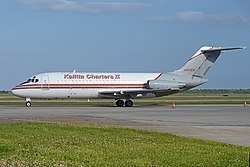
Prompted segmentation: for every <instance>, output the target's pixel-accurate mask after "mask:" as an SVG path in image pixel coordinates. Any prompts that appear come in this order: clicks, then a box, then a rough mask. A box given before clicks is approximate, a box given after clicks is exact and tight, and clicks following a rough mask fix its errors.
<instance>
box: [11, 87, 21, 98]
mask: <svg viewBox="0 0 250 167" xmlns="http://www.w3.org/2000/svg"><path fill="white" fill-rule="evenodd" d="M17 87H18V86H16V87H14V88H12V90H11V94H13V95H14V96H17V97H22V92H21V91H20V90H18V88H17Z"/></svg>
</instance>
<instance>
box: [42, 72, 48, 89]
mask: <svg viewBox="0 0 250 167" xmlns="http://www.w3.org/2000/svg"><path fill="white" fill-rule="evenodd" d="M41 88H42V90H49V76H48V75H42V84H41Z"/></svg>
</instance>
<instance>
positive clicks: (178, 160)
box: [0, 123, 249, 167]
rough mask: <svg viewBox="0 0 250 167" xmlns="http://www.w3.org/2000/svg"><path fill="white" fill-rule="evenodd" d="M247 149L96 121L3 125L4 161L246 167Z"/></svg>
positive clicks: (0, 148)
mask: <svg viewBox="0 0 250 167" xmlns="http://www.w3.org/2000/svg"><path fill="white" fill-rule="evenodd" d="M248 152H249V148H247V147H241V146H235V145H229V144H222V143H216V142H210V141H202V140H195V139H187V138H183V137H177V136H174V135H169V134H163V133H155V132H146V131H139V130H130V129H120V128H111V127H98V126H80V125H66V124H49V123H11V124H0V166H84V167H85V166H153V165H155V166H227V167H228V166H248Z"/></svg>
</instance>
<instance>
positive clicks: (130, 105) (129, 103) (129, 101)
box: [125, 100, 134, 107]
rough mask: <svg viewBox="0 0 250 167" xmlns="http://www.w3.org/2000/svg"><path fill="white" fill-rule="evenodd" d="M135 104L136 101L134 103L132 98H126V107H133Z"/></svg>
mask: <svg viewBox="0 0 250 167" xmlns="http://www.w3.org/2000/svg"><path fill="white" fill-rule="evenodd" d="M133 104H134V103H133V101H132V100H126V101H125V106H126V107H132V106H133Z"/></svg>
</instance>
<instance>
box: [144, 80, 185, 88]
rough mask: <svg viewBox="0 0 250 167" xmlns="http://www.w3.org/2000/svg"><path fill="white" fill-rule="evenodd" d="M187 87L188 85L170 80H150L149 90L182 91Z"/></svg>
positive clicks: (148, 83)
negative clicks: (181, 89)
mask: <svg viewBox="0 0 250 167" xmlns="http://www.w3.org/2000/svg"><path fill="white" fill-rule="evenodd" d="M184 86H186V84H184V83H181V82H177V81H168V80H148V82H147V87H148V89H178V88H179V89H180V88H183V87H184Z"/></svg>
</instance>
